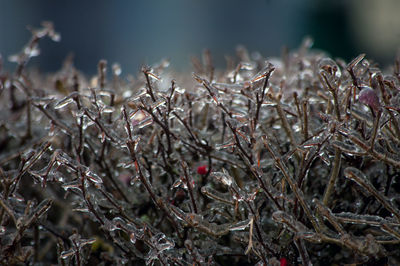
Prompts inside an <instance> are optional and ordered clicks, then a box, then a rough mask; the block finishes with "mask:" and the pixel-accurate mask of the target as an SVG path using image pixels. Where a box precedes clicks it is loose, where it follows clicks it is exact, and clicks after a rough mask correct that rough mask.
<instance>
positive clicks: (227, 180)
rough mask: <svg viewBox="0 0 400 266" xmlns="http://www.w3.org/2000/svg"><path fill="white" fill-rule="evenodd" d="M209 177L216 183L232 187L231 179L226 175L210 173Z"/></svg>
mask: <svg viewBox="0 0 400 266" xmlns="http://www.w3.org/2000/svg"><path fill="white" fill-rule="evenodd" d="M211 177H214V178H215V179H216V180H217V181H219V182H221V183H222V184H224V185H227V186H231V185H232V177H231V176H230V175H228V174H227V173H221V172H212V173H211Z"/></svg>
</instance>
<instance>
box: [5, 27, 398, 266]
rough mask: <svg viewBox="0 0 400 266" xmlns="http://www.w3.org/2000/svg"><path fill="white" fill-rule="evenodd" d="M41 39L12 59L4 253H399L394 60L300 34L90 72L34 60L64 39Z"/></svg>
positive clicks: (368, 256) (189, 257)
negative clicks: (341, 49) (185, 69)
mask: <svg viewBox="0 0 400 266" xmlns="http://www.w3.org/2000/svg"><path fill="white" fill-rule="evenodd" d="M32 34H33V35H32V39H31V40H30V41H29V43H28V44H27V46H26V47H25V48H24V49H23V50H22V52H21V53H20V54H18V55H16V56H13V57H11V58H10V59H12V60H13V61H15V62H16V63H17V67H16V70H15V72H13V73H8V72H6V71H5V70H4V69H0V101H1V103H0V111H1V112H0V150H1V153H0V182H1V186H0V241H1V244H0V261H1V264H5V265H11V264H21V265H22V264H33V263H37V262H43V263H58V264H60V265H84V264H88V263H90V264H91V265H94V264H100V265H119V264H128V265H142V264H143V263H146V264H148V265H153V264H155V265H255V264H258V265H263V264H269V265H279V263H282V265H283V264H285V263H286V262H288V263H289V264H291V265H295V264H298V263H299V264H302V265H309V264H312V263H319V264H323V263H327V264H335V263H336V264H344V263H356V264H368V263H369V264H385V263H389V264H392V265H394V264H399V263H400V261H399V260H400V253H399V244H400V211H399V204H400V198H399V195H400V194H399V192H400V185H399V173H400V158H399V155H400V125H399V122H400V120H399V112H400V109H399V108H400V105H399V103H400V98H399V97H400V60H399V58H397V59H396V60H395V65H394V67H392V68H389V69H388V70H387V71H385V72H383V71H382V70H381V69H379V68H378V67H377V65H376V64H375V63H372V62H371V61H369V60H367V59H366V57H365V55H360V56H358V57H357V58H355V59H354V60H353V61H352V62H350V63H348V64H346V63H345V62H344V61H342V60H333V59H331V58H328V57H327V55H326V54H324V53H322V52H316V51H313V50H310V46H311V42H310V41H309V40H306V41H305V42H304V43H303V44H302V46H301V47H300V48H299V49H298V50H295V51H292V52H285V53H283V55H282V58H281V59H274V60H268V59H265V58H263V57H262V56H261V55H260V54H257V53H256V54H254V55H252V56H250V55H249V53H248V52H247V51H246V49H244V48H243V47H239V48H238V50H237V56H236V57H232V58H229V59H228V60H227V68H226V69H225V70H216V69H214V67H213V64H212V59H211V55H210V53H209V52H205V53H204V56H203V60H199V59H196V58H194V59H193V65H194V69H193V71H194V74H190V73H186V74H179V75H178V76H176V77H175V78H176V80H174V79H171V75H172V76H173V74H172V73H173V72H172V71H169V70H168V68H167V66H168V63H167V62H165V61H163V62H161V63H160V64H158V65H154V66H144V67H143V68H142V69H141V71H140V72H139V73H138V74H137V75H135V76H134V77H133V76H128V77H126V78H123V77H122V75H121V69H120V67H119V66H118V65H117V64H114V65H112V66H111V67H109V66H108V64H107V62H106V61H100V62H99V65H98V75H96V76H95V77H93V78H89V79H88V77H86V76H84V75H82V74H81V73H80V72H79V71H78V70H77V69H75V67H74V66H73V62H71V60H67V61H66V62H65V64H64V66H63V68H62V69H61V70H60V71H59V72H57V73H54V74H51V75H42V74H39V73H38V72H37V71H33V70H29V68H28V69H27V68H26V64H27V63H28V61H29V59H30V58H31V57H32V56H36V55H37V54H38V42H39V40H40V39H42V38H44V37H50V38H52V39H53V40H56V41H57V40H58V39H59V35H58V34H57V33H56V32H55V31H54V30H53V28H52V25H51V24H49V23H47V24H44V27H43V28H41V29H39V30H33V31H32ZM279 261H281V262H279Z"/></svg>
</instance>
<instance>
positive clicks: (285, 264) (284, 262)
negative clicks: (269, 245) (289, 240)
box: [279, 258, 288, 266]
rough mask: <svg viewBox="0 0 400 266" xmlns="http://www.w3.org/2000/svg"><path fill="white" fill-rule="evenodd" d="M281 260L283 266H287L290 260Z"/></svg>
mask: <svg viewBox="0 0 400 266" xmlns="http://www.w3.org/2000/svg"><path fill="white" fill-rule="evenodd" d="M279 261H280V262H281V266H287V265H288V262H287V259H286V258H281V259H280V260H279Z"/></svg>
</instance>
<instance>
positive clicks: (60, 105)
mask: <svg viewBox="0 0 400 266" xmlns="http://www.w3.org/2000/svg"><path fill="white" fill-rule="evenodd" d="M73 101H74V99H73V98H72V97H70V96H68V97H67V98H64V99H62V100H61V101H59V102H58V103H56V105H55V106H54V109H61V108H63V107H65V106H67V105H68V104H70V103H72V102H73Z"/></svg>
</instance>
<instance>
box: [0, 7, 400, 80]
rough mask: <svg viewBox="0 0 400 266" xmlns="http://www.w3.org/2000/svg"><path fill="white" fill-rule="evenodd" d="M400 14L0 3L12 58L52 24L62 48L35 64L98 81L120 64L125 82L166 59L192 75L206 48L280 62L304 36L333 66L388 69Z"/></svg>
mask: <svg viewBox="0 0 400 266" xmlns="http://www.w3.org/2000/svg"><path fill="white" fill-rule="evenodd" d="M399 13H400V1H397V0H336V1H322V0H249V1H245V0H229V1H228V0H226V1H222V0H201V1H200V0H147V1H128V0H127V1H122V0H119V1H107V0H97V1H82V0H81V1H77V0H70V1H52V0H35V1H28V0H25V1H24V0H13V1H10V0H0V14H1V15H0V53H1V54H2V56H3V58H4V59H6V58H7V57H8V56H9V55H11V54H14V53H17V52H19V51H20V50H21V48H22V46H23V45H24V44H25V43H26V42H27V41H28V40H29V38H30V32H29V31H28V30H26V26H27V25H31V26H33V27H39V26H40V22H41V21H43V20H49V21H52V22H54V25H55V28H56V31H58V32H59V33H61V42H60V43H54V42H52V41H50V40H48V39H46V40H44V41H42V42H41V44H40V48H41V55H40V56H39V57H38V58H34V59H33V60H32V62H31V66H32V65H33V66H39V67H40V68H41V69H42V71H45V72H50V71H55V70H57V69H59V68H60V67H61V64H62V62H63V60H64V59H65V57H66V56H67V55H68V54H70V53H73V54H74V61H75V65H76V67H77V68H78V69H80V70H82V71H84V72H86V73H87V74H94V73H96V71H97V62H98V61H99V60H100V59H106V60H107V61H108V62H109V63H110V64H111V63H114V62H118V63H120V64H121V66H122V70H123V73H125V74H127V73H136V72H137V71H138V69H139V68H140V66H141V65H142V64H153V63H155V62H158V61H159V60H161V59H162V58H169V59H170V60H171V63H172V67H173V68H174V69H177V70H179V71H191V64H190V60H189V58H190V56H193V55H200V54H201V52H202V50H203V49H204V48H209V49H210V50H211V52H212V54H213V58H214V61H215V62H216V65H217V66H218V67H224V66H225V64H224V62H225V61H224V55H228V54H234V52H235V47H236V46H237V45H239V44H243V45H245V46H246V47H247V48H248V49H249V50H250V51H259V52H261V54H262V55H264V56H267V57H271V56H280V54H281V50H282V47H283V46H286V47H288V48H289V49H294V48H296V47H298V46H299V45H300V43H301V40H302V39H303V38H304V37H305V36H311V37H312V38H313V39H314V48H316V49H322V50H325V51H327V52H328V53H329V54H330V55H331V56H332V57H334V58H336V57H340V58H343V59H345V60H347V61H349V60H351V59H352V58H354V57H355V56H357V55H358V54H360V53H366V54H367V58H369V59H373V60H375V61H377V62H378V63H380V65H381V66H385V65H388V64H392V62H393V58H394V56H395V55H396V53H397V49H398V47H400V15H399ZM5 61H6V60H5ZM6 68H7V69H10V70H13V69H14V65H13V64H11V63H6Z"/></svg>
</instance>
